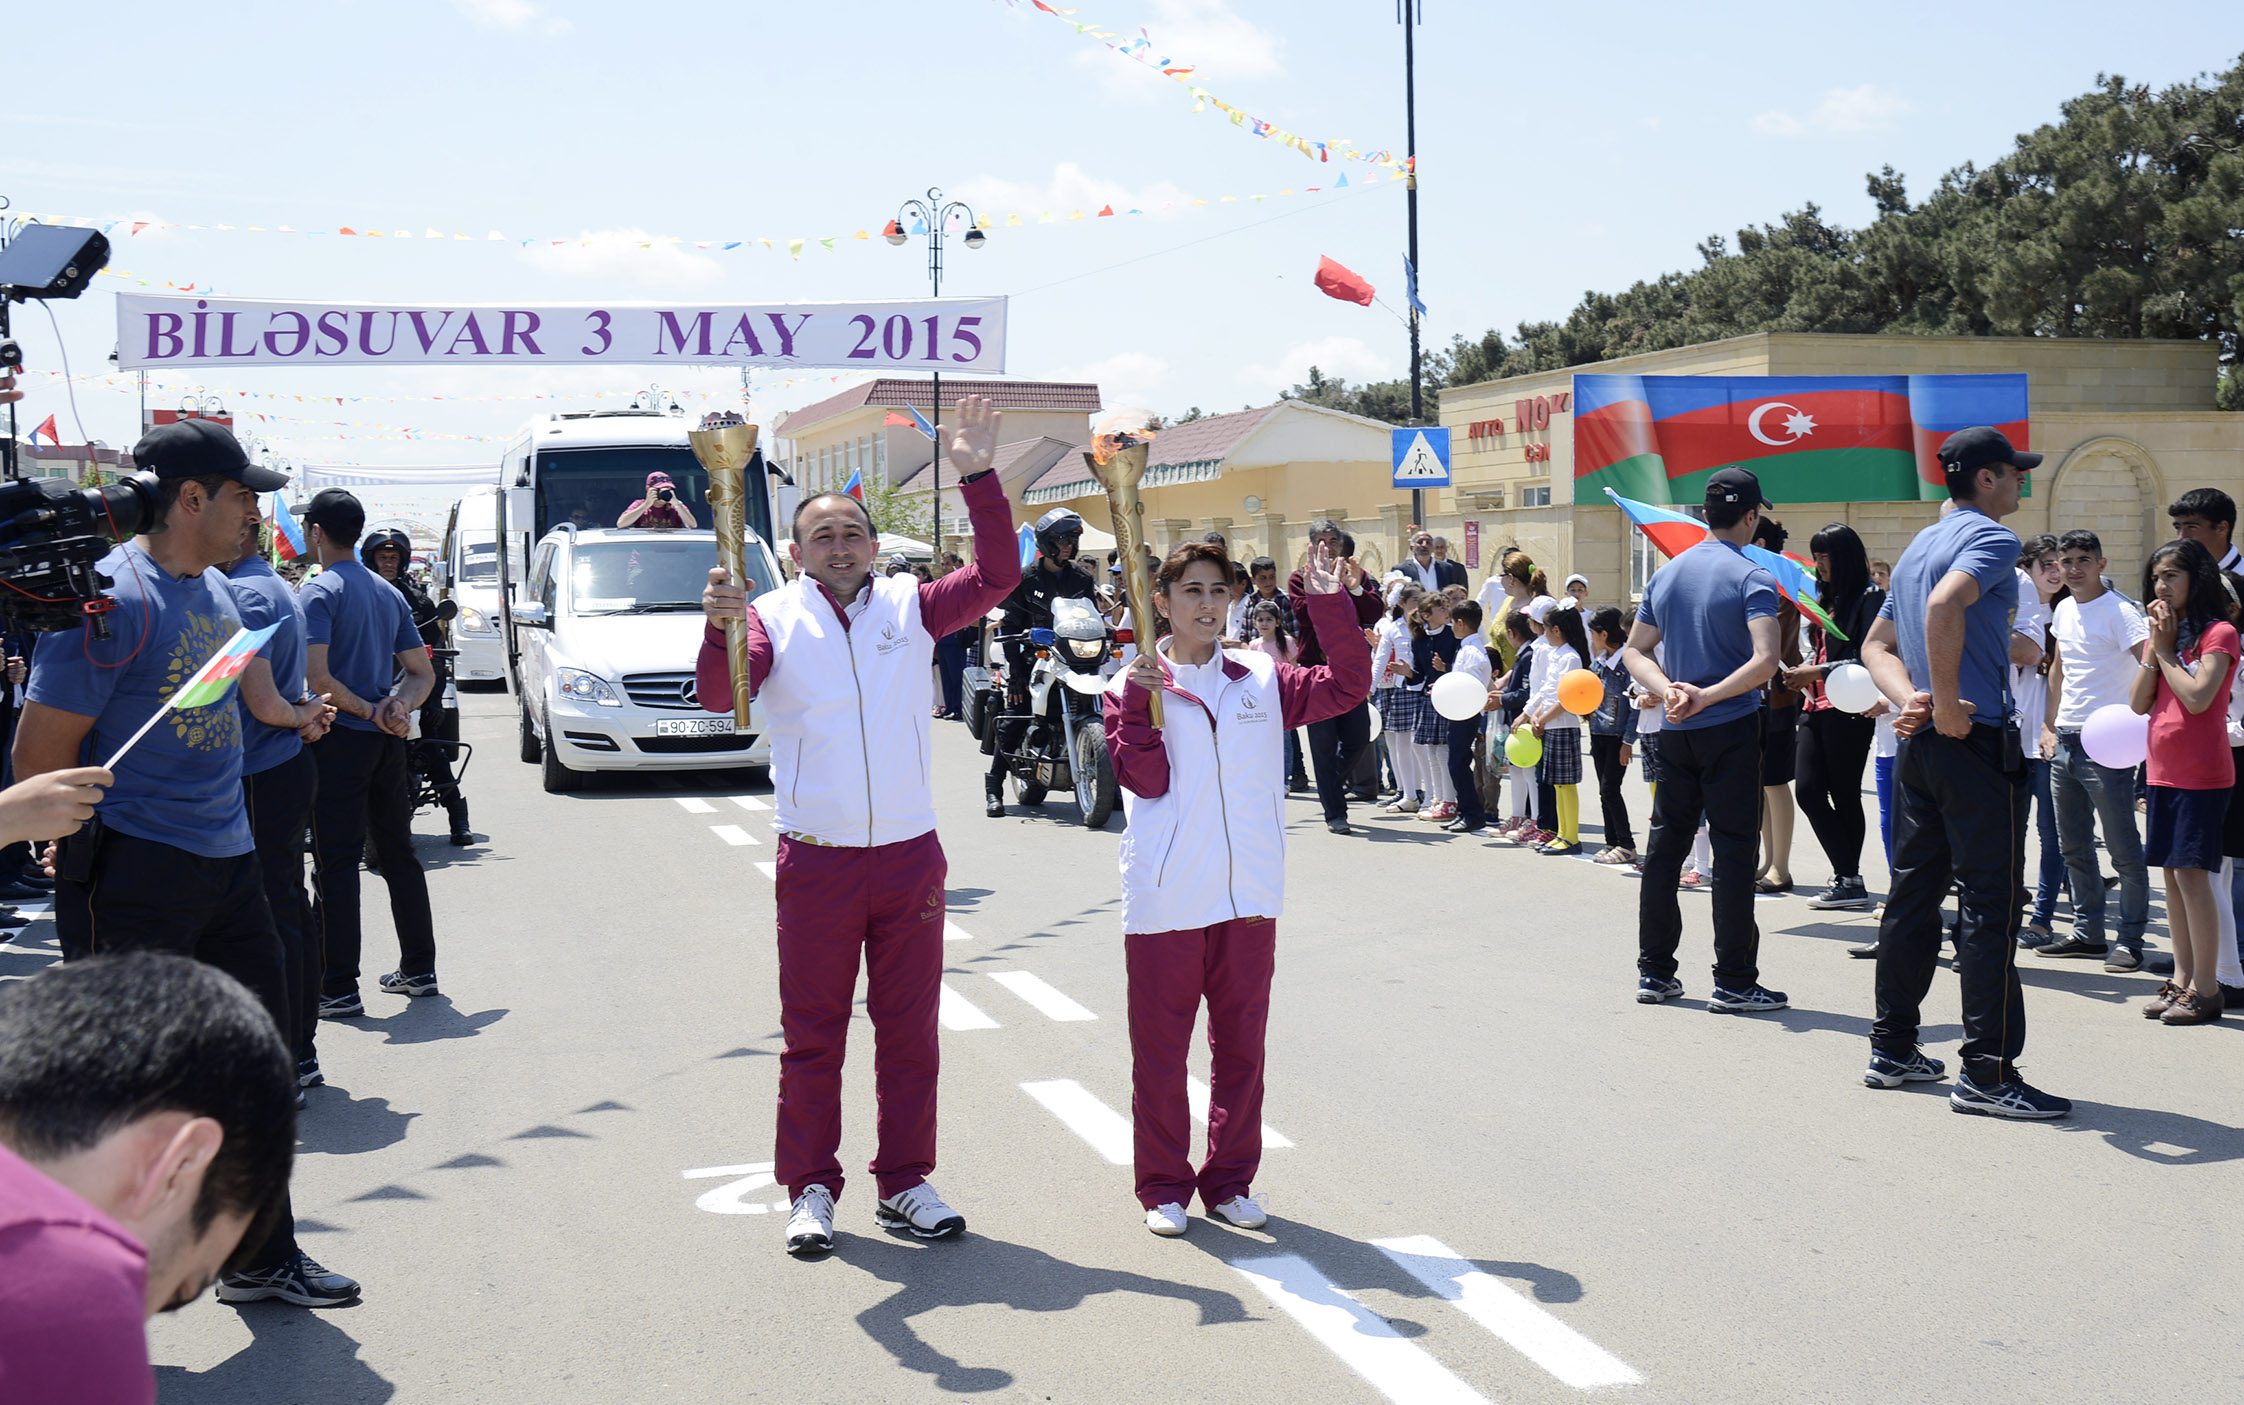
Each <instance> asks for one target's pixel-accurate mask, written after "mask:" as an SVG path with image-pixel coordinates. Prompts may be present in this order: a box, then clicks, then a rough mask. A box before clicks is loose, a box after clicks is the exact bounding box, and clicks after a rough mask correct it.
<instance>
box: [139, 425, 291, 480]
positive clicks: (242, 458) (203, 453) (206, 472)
mask: <svg viewBox="0 0 2244 1405" xmlns="http://www.w3.org/2000/svg"><path fill="white" fill-rule="evenodd" d="M132 461H133V463H134V464H135V465H136V466H138V467H140V468H145V469H150V470H153V471H154V473H155V475H156V476H157V477H158V478H207V477H210V476H211V475H213V474H216V475H218V476H220V477H223V478H231V479H233V480H234V481H235V482H236V483H239V484H241V485H242V486H243V487H244V488H247V489H249V490H250V491H251V492H253V493H277V492H279V491H280V490H281V489H283V488H285V487H287V486H288V475H287V474H285V473H275V472H273V470H271V469H269V468H259V467H257V466H256V465H255V464H253V463H251V462H250V461H249V455H248V454H246V453H244V452H242V444H241V441H240V440H239V439H236V438H235V437H234V432H233V431H232V430H230V429H228V428H227V427H226V426H224V425H222V424H219V423H217V422H216V421H214V420H206V419H188V420H175V421H173V422H172V423H170V424H160V425H157V426H156V427H155V428H154V429H151V430H149V431H148V432H147V433H146V434H143V435H142V436H140V442H139V443H138V444H135V445H133V446H132Z"/></svg>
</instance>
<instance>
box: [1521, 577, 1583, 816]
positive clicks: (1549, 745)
mask: <svg viewBox="0 0 2244 1405" xmlns="http://www.w3.org/2000/svg"><path fill="white" fill-rule="evenodd" d="M1543 638H1544V640H1545V641H1546V642H1547V643H1548V644H1549V645H1550V650H1549V652H1548V654H1546V655H1545V661H1544V667H1543V668H1542V669H1541V670H1540V671H1541V672H1542V674H1543V685H1542V687H1541V688H1540V689H1539V690H1538V691H1537V692H1536V694H1535V696H1534V697H1532V698H1530V699H1528V703H1527V719H1526V720H1527V726H1528V727H1529V729H1530V730H1531V731H1532V732H1533V733H1534V734H1535V736H1536V737H1538V738H1539V739H1540V740H1541V741H1542V743H1543V759H1542V760H1541V761H1540V762H1539V763H1537V766H1536V779H1537V780H1538V781H1539V782H1540V783H1541V784H1543V785H1547V786H1549V787H1550V788H1551V791H1552V798H1553V799H1554V800H1556V802H1557V804H1556V806H1555V810H1556V813H1557V818H1558V835H1557V837H1556V838H1554V839H1552V840H1551V841H1550V842H1549V843H1547V844H1542V845H1539V846H1537V848H1536V850H1535V852H1536V853H1538V854H1546V855H1549V856H1550V857H1552V858H1567V857H1570V856H1572V855H1575V854H1579V853H1580V852H1582V837H1581V818H1582V799H1581V790H1580V787H1581V783H1582V719H1581V718H1580V717H1578V716H1576V715H1575V714H1573V713H1572V712H1569V711H1567V709H1566V706H1565V704H1564V702H1563V701H1562V700H1561V699H1560V698H1559V681H1560V680H1561V679H1563V678H1564V677H1566V675H1567V674H1569V673H1572V672H1574V671H1575V670H1576V669H1578V668H1580V667H1581V666H1582V663H1583V661H1584V660H1585V659H1587V658H1588V657H1589V633H1588V631H1587V630H1585V629H1584V628H1583V627H1582V610H1581V604H1580V602H1579V601H1576V600H1572V599H1567V600H1561V601H1558V602H1557V603H1556V604H1554V605H1553V606H1552V607H1551V609H1550V610H1549V612H1548V613H1546V614H1545V615H1544V616H1543Z"/></svg>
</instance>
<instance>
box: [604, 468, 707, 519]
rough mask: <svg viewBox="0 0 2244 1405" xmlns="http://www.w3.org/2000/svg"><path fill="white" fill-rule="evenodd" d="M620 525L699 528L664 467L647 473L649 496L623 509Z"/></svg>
mask: <svg viewBox="0 0 2244 1405" xmlns="http://www.w3.org/2000/svg"><path fill="white" fill-rule="evenodd" d="M616 525H617V526H618V527H698V526H700V525H701V524H700V523H698V522H696V521H694V520H693V510H692V509H691V508H689V507H687V506H686V502H685V499H683V498H681V497H679V496H678V489H677V487H676V486H675V485H674V484H672V483H671V481H670V475H669V474H667V473H664V472H663V471H662V470H661V469H656V470H655V471H654V472H652V473H650V474H648V475H647V495H646V496H645V497H643V498H641V499H639V500H638V501H637V502H635V503H633V504H631V506H629V507H627V508H625V509H624V510H623V515H622V516H621V517H618V518H617V519H616Z"/></svg>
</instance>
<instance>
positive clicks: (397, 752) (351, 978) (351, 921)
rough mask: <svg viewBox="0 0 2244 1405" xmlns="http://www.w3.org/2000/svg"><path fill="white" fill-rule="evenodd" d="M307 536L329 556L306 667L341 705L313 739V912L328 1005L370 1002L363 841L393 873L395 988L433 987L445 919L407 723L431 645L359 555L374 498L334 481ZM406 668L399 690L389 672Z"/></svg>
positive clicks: (310, 619)
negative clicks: (432, 894)
mask: <svg viewBox="0 0 2244 1405" xmlns="http://www.w3.org/2000/svg"><path fill="white" fill-rule="evenodd" d="M302 520H303V523H304V536H305V540H306V542H307V544H308V545H309V546H310V547H311V551H312V556H313V557H314V559H316V560H317V561H318V562H319V563H320V565H321V567H322V568H323V569H322V570H321V571H320V573H319V575H318V576H317V577H316V578H314V579H313V580H312V581H310V582H309V583H308V584H306V585H305V587H304V589H303V592H302V594H301V595H300V597H299V598H300V599H301V601H302V602H303V606H304V637H305V640H306V642H307V644H308V648H307V649H306V655H307V657H306V659H305V665H304V672H305V676H306V679H307V681H308V682H309V683H310V685H311V689H312V691H313V692H315V693H325V694H327V695H328V700H329V701H330V702H331V703H333V704H334V706H335V709H336V718H335V729H334V730H333V731H331V732H329V733H328V734H327V735H326V736H324V737H322V738H320V739H319V741H317V742H316V743H314V744H313V746H312V759H313V760H314V761H315V762H317V763H318V765H319V795H318V798H317V799H316V800H315V801H314V803H313V806H312V886H313V891H314V898H313V918H314V921H315V922H316V923H317V924H318V926H319V928H320V931H321V933H322V936H323V938H324V940H325V942H326V945H327V971H326V975H325V977H324V978H323V980H322V981H321V984H320V1002H319V1016H320V1018H321V1019H323V1020H347V1019H355V1018H356V1017H358V1016H360V1015H363V1014H365V1013H366V1005H365V1003H364V1002H363V1001H362V1000H361V999H360V997H359V990H358V978H359V911H358V872H359V869H358V865H359V859H360V857H361V856H362V855H363V854H364V853H365V851H366V841H367V839H368V838H369V837H370V836H371V837H372V839H373V841H374V855H375V857H376V858H377V859H378V860H380V862H381V865H382V881H383V882H384V883H386V884H388V885H389V890H390V919H391V922H392V923H393V925H395V926H396V928H397V945H398V968H397V969H396V970H395V971H392V972H391V973H390V974H388V975H386V976H384V977H382V979H381V987H382V989H383V990H385V991H388V992H389V993H390V994H392V995H435V994H437V984H436V922H435V919H434V918H433V917H431V916H430V913H429V884H428V877H427V875H426V874H424V873H423V872H422V871H421V860H420V857H419V856H418V855H416V854H415V853H414V852H413V794H412V790H411V789H410V784H409V781H408V778H407V768H406V758H405V735H406V733H407V732H408V731H409V730H410V729H411V718H412V715H413V712H414V710H415V709H417V708H419V707H420V705H421V704H422V703H424V702H426V701H427V700H428V695H429V690H430V689H431V688H433V687H434V686H435V685H436V672H435V669H434V668H433V667H432V666H431V664H430V662H429V651H428V646H427V645H425V644H423V643H422V642H421V634H420V631H419V630H417V629H415V628H414V627H413V614H412V611H411V610H410V609H408V608H407V606H406V604H405V597H404V596H402V595H400V594H398V593H397V592H396V591H395V590H392V589H391V588H390V586H389V583H388V582H386V581H384V580H383V579H382V578H381V577H380V576H377V575H375V574H374V573H373V572H372V571H369V570H367V569H366V566H365V564H364V563H363V562H361V561H360V560H359V559H358V554H357V551H356V547H357V545H358V539H359V534H360V533H362V532H364V531H365V530H366V509H365V508H364V507H362V506H360V505H359V501H358V499H357V498H355V497H353V496H351V495H350V494H349V493H347V492H345V491H344V490H343V489H341V488H327V489H324V490H322V491H321V492H320V493H318V494H317V495H316V496H314V497H313V498H312V501H311V504H310V506H308V507H306V508H305V509H304V511H303V515H302ZM400 670H402V672H403V677H402V679H399V681H398V683H397V688H396V691H394V692H393V691H392V690H391V681H392V680H393V679H398V678H399V672H400Z"/></svg>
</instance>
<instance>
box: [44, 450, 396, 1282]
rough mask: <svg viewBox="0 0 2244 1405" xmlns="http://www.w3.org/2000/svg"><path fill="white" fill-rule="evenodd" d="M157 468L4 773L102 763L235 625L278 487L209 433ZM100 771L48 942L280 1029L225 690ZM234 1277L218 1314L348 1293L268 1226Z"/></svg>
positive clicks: (276, 956) (151, 464) (273, 957)
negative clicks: (250, 555)
mask: <svg viewBox="0 0 2244 1405" xmlns="http://www.w3.org/2000/svg"><path fill="white" fill-rule="evenodd" d="M133 458H134V460H135V461H136V462H138V463H139V464H140V465H141V466H142V467H143V468H148V469H152V470H154V472H155V474H156V478H157V483H158V494H159V499H160V502H159V506H158V508H157V510H156V511H155V513H154V517H153V522H152V524H151V526H150V528H149V530H148V532H147V533H146V534H145V535H143V536H140V537H136V538H134V539H133V540H131V541H128V542H126V543H124V544H123V545H121V546H119V547H117V548H116V549H115V550H113V551H111V552H110V553H109V554H108V555H107V556H105V557H103V558H102V560H101V562H100V565H99V568H98V569H99V570H100V572H101V574H102V575H104V576H106V577H108V578H109V579H110V580H111V581H113V582H114V584H112V585H111V586H110V587H109V588H108V589H107V591H106V592H105V594H107V595H108V597H109V599H110V600H111V601H112V602H113V605H112V608H111V609H110V611H109V613H108V615H107V619H108V622H109V637H108V638H107V639H97V638H95V637H93V635H92V633H91V632H90V631H88V630H86V629H84V628H83V627H81V628H79V629H75V630H58V631H55V632H53V633H50V634H45V635H42V636H41V637H40V640H39V646H38V650H37V653H36V654H35V655H34V657H33V660H32V671H31V695H30V700H29V701H28V702H26V703H25V705H24V711H23V718H22V720H21V721H20V722H19V723H18V724H17V727H16V747H15V758H16V771H17V774H19V775H23V776H27V777H32V776H45V775H48V774H49V773H51V772H57V771H63V770H66V769H68V768H70V767H75V766H78V765H80V764H82V763H83V762H84V760H86V759H87V758H88V757H89V756H95V757H98V756H113V755H115V753H116V750H117V748H118V747H119V746H120V745H122V744H123V743H124V741H125V739H126V738H127V737H130V736H131V735H132V734H133V733H134V732H135V731H136V730H138V729H139V727H140V726H141V724H142V723H144V722H146V721H147V720H148V719H149V718H151V717H154V716H156V714H157V713H158V712H160V711H164V709H166V707H167V705H168V703H169V701H170V698H171V694H172V692H173V691H174V690H175V689H176V688H177V687H178V685H179V682H180V680H182V679H184V678H186V677H187V676H188V675H189V674H191V673H193V672H194V670H195V669H197V668H199V667H200V666H201V665H202V664H203V663H204V661H206V660H208V659H209V658H210V657H211V656H212V655H214V654H216V653H217V652H218V650H219V649H221V648H222V647H224V645H225V644H226V642H227V640H229V639H230V638H232V637H233V634H234V630H235V628H236V626H237V625H238V624H239V623H240V616H239V612H238V611H236V609H235V608H234V602H233V596H232V594H231V592H229V591H228V590H227V588H226V578H225V577H224V576H223V575H220V574H219V573H218V572H217V571H215V570H213V569H212V568H213V567H215V566H219V565H223V564H226V563H228V562H231V561H232V560H233V559H234V558H235V556H236V555H237V553H238V552H239V551H240V549H241V540H242V533H243V532H244V531H246V530H248V529H249V528H250V527H252V526H253V525H255V523H256V522H257V517H258V513H257V495H258V494H259V493H261V492H270V491H273V490H276V489H279V488H281V487H283V486H285V485H286V484H287V482H288V480H287V479H286V478H285V477H283V476H282V475H280V474H278V473H274V472H272V471H270V470H268V469H263V468H257V467H255V466H253V465H252V464H251V463H250V462H249V459H248V456H247V455H245V454H244V453H243V452H242V448H241V445H240V444H239V443H237V442H235V439H234V436H233V435H232V434H231V433H229V432H228V431H227V430H225V429H224V428H222V427H221V426H219V425H216V424H213V423H212V422H211V421H209V420H204V419H193V420H182V421H180V422H178V423H176V424H168V425H161V426H159V427H157V428H156V429H154V430H152V431H150V432H149V433H148V434H147V435H145V436H143V437H142V439H141V441H140V442H139V443H138V444H136V445H134V446H133ZM157 721H158V725H156V726H154V727H151V728H150V729H149V731H148V733H147V735H146V736H145V737H143V738H142V739H141V741H140V743H139V745H137V746H135V747H134V748H133V749H132V750H131V751H130V752H128V753H127V754H126V755H125V756H124V758H123V759H121V760H119V761H117V762H116V763H115V767H114V769H115V771H116V773H117V779H116V784H115V786H114V788H113V789H112V790H111V791H110V792H109V794H108V796H107V797H106V798H105V799H104V800H103V801H102V802H101V805H100V807H99V808H98V809H97V810H96V812H95V814H94V817H93V819H92V820H91V821H90V822H88V823H87V825H86V827H85V828H84V829H81V830H79V831H78V832H77V833H75V834H73V835H71V836H70V837H69V838H68V839H66V840H64V841H63V842H62V843H61V844H60V845H59V846H57V851H56V856H55V878H56V882H55V931H56V933H57V935H58V936H59V937H60V939H61V943H62V952H63V957H64V959H65V960H76V959H78V958H81V957H84V956H87V955H90V954H92V953H94V952H95V951H96V950H97V948H98V950H100V951H101V952H116V951H132V950H143V949H154V950H160V951H172V952H177V953H179V954H181V955H184V956H193V957H196V958H197V959H199V960H202V961H205V962H208V963H209V964H211V965H213V966H216V967H217V968H218V969H219V970H221V971H224V972H226V973H227V974H228V975H230V976H232V977H234V978H235V979H236V980H238V981H240V982H241V983H242V984H243V985H245V986H247V987H248V988H249V990H250V991H251V993H252V994H254V995H256V996H257V998H258V1001H259V1002H260V1003H261V1004H263V1005H264V1007H265V1011H266V1013H267V1014H269V1015H270V1016H272V1019H273V1024H274V1025H275V1027H280V1026H283V1025H285V1024H286V1023H287V1020H288V994H287V988H286V984H285V979H286V978H285V969H286V968H285V962H284V958H283V955H282V952H281V943H280V938H279V936H278V935H277V934H276V933H275V931H274V929H273V915H272V910H271V909H270V908H268V907H267V906H266V904H265V887H264V881H263V878H262V875H261V873H260V871H259V868H258V863H257V856H256V852H255V841H254V839H253V838H252V835H251V831H250V826H249V811H248V806H247V805H246V803H245V802H244V800H243V793H242V725H241V714H240V712H239V711H238V710H237V709H236V707H235V700H234V697H233V695H232V694H231V693H228V694H227V696H225V697H224V698H222V699H220V700H219V701H218V702H215V703H209V704H206V705H204V706H201V707H190V708H178V709H172V710H170V711H168V712H167V713H165V715H164V716H162V717H160V718H158V719H157ZM244 1262H245V1263H246V1264H247V1268H246V1269H245V1271H243V1272H241V1273H238V1274H231V1275H229V1276H228V1277H227V1278H226V1279H225V1280H224V1281H223V1282H222V1283H221V1284H220V1285H219V1296H220V1298H222V1299H224V1300H225V1301H228V1302H248V1301H253V1300H256V1299H260V1298H280V1299H282V1300H283V1301H286V1302H291V1303H296V1304H299V1305H301V1306H305V1307H319V1306H325V1305H331V1304H335V1303H341V1302H348V1301H349V1300H351V1299H352V1298H355V1297H357V1296H358V1284H356V1283H354V1282H352V1281H351V1280H350V1279H348V1278H346V1277H344V1276H343V1275H341V1274H338V1273H329V1272H328V1271H327V1270H326V1269H324V1268H321V1267H320V1266H319V1265H318V1264H316V1263H314V1262H313V1261H312V1260H311V1258H310V1257H309V1256H308V1255H306V1254H305V1253H303V1252H302V1251H301V1250H300V1249H298V1248H297V1247H296V1233H295V1224H294V1220H293V1218H292V1216H290V1215H289V1214H287V1213H285V1212H284V1213H282V1214H281V1215H279V1216H277V1217H276V1218H275V1220H274V1222H273V1225H272V1229H271V1232H270V1233H269V1234H268V1235H266V1236H265V1238H264V1241H263V1243H262V1244H260V1245H258V1246H257V1247H256V1248H255V1249H253V1250H250V1251H249V1252H248V1254H247V1255H246V1258H245V1260H244Z"/></svg>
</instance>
